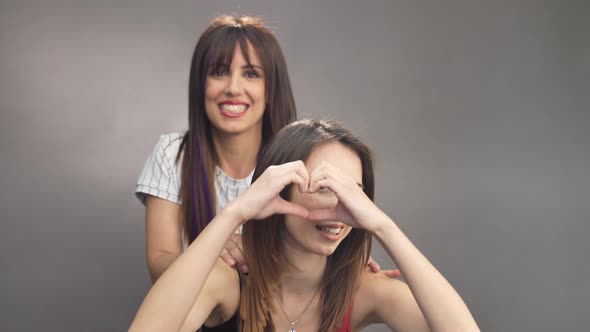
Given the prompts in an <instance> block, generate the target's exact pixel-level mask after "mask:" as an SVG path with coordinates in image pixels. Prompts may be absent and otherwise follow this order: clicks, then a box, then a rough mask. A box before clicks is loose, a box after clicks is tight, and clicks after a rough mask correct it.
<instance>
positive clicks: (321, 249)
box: [285, 142, 362, 256]
mask: <svg viewBox="0 0 590 332" xmlns="http://www.w3.org/2000/svg"><path fill="white" fill-rule="evenodd" d="M322 161H326V162H328V163H330V164H332V165H334V166H336V167H338V168H339V169H340V170H341V171H342V172H343V173H344V174H346V175H348V176H350V177H351V178H352V179H353V180H354V181H355V182H357V183H362V165H361V160H360V158H359V156H358V155H357V153H356V152H355V151H353V150H352V149H350V148H348V147H347V146H345V145H343V144H341V143H338V142H329V143H324V144H322V145H320V146H318V147H316V148H315V149H314V150H313V152H312V153H311V154H310V156H309V158H308V159H307V161H305V166H306V168H307V170H308V172H309V174H311V173H312V172H313V171H314V169H315V168H317V167H318V166H319V165H320V164H321V162H322ZM290 201H291V202H293V203H296V204H300V205H301V206H303V207H305V208H307V209H308V210H314V209H325V208H332V207H335V206H336V204H337V203H338V197H336V195H335V194H334V192H332V191H331V190H328V189H326V190H320V191H319V192H317V193H313V194H309V193H301V192H300V191H299V189H298V187H297V186H292V187H291V189H290ZM285 228H286V232H285V233H286V237H285V243H286V244H288V245H289V246H290V247H292V248H293V249H296V250H300V251H305V252H312V253H315V254H317V255H322V256H328V255H331V254H332V253H334V251H335V250H336V248H337V247H338V245H339V244H340V242H342V241H343V240H344V238H345V237H346V236H347V235H348V234H349V233H350V231H351V227H350V226H347V225H345V224H343V223H342V222H340V221H337V220H334V221H309V220H306V219H303V218H300V217H296V216H291V215H286V216H285Z"/></svg>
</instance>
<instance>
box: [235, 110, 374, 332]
mask: <svg viewBox="0 0 590 332" xmlns="http://www.w3.org/2000/svg"><path fill="white" fill-rule="evenodd" d="M328 142H339V143H341V144H343V145H345V146H347V147H349V148H351V149H352V150H353V151H355V152H356V153H357V155H358V156H359V158H360V160H361V165H362V172H363V174H362V181H363V186H364V191H365V193H366V194H367V196H368V197H369V198H370V199H371V200H373V195H374V188H375V182H374V175H373V161H372V160H373V159H372V154H371V151H370V150H369V148H368V147H367V146H366V145H365V144H364V143H363V142H361V141H360V140H359V139H358V138H357V136H355V135H354V134H353V133H352V132H351V131H349V130H348V129H346V128H344V127H343V126H342V125H340V124H338V123H336V122H332V121H318V120H301V121H297V122H294V123H292V124H290V125H288V126H286V127H285V128H283V129H282V130H281V131H279V133H277V135H276V136H275V138H274V139H273V140H272V141H271V143H270V144H269V145H268V146H267V147H266V149H265V151H264V152H263V154H262V155H261V158H260V160H259V161H258V165H257V166H256V170H255V171H254V177H253V179H252V181H254V180H255V179H256V178H258V177H259V176H260V175H261V174H262V172H263V171H264V170H265V169H266V168H267V167H268V166H270V165H279V164H284V163H287V162H291V161H294V160H306V159H307V158H308V157H309V155H310V154H311V153H312V151H313V149H314V148H316V147H317V146H319V145H321V144H325V143H328ZM288 192H289V188H286V189H285V190H283V191H282V192H281V196H282V197H283V198H284V199H289V197H288ZM267 219H268V220H263V221H254V222H248V223H246V224H245V225H244V227H243V230H242V242H243V249H244V254H245V256H246V259H247V262H248V267H249V270H250V271H249V274H248V276H247V277H245V278H244V279H245V283H244V289H243V291H242V294H241V300H240V301H241V302H240V315H241V317H242V320H243V321H242V327H243V331H246V332H262V331H272V330H273V326H272V319H271V312H273V311H274V310H275V306H274V303H275V302H274V292H275V291H276V290H277V287H278V284H279V282H280V279H281V276H282V273H283V270H284V267H285V264H287V263H285V262H286V261H287V258H286V255H285V252H283V250H284V247H283V246H282V244H283V243H284V240H283V238H282V237H283V236H284V230H285V218H284V215H273V216H271V217H269V218H267ZM370 251H371V236H370V235H369V233H368V232H367V231H365V230H362V229H356V228H354V229H352V230H351V232H350V233H349V234H348V236H347V237H346V238H345V239H344V240H343V241H342V242H341V243H340V245H339V246H338V248H337V249H336V251H335V252H334V253H333V254H332V255H330V256H328V260H327V266H326V270H325V273H324V276H323V280H322V283H321V284H322V285H323V288H322V290H321V300H320V301H321V302H320V303H321V315H320V317H322V321H321V322H320V329H319V330H320V331H334V330H336V329H337V328H338V325H339V324H340V323H342V321H343V319H344V316H345V314H346V310H347V309H348V306H349V305H350V304H351V303H352V298H353V295H354V293H355V291H356V289H357V284H358V279H359V276H360V274H361V272H362V270H363V268H364V267H365V265H366V263H367V260H368V258H369V254H370Z"/></svg>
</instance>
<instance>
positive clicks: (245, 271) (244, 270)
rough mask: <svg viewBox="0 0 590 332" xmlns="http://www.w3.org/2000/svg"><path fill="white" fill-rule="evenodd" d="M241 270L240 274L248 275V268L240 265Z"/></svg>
mask: <svg viewBox="0 0 590 332" xmlns="http://www.w3.org/2000/svg"><path fill="white" fill-rule="evenodd" d="M241 270H242V272H244V273H248V267H247V266H246V265H242V268H241Z"/></svg>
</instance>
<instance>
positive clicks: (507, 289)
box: [0, 0, 590, 331]
mask: <svg viewBox="0 0 590 332" xmlns="http://www.w3.org/2000/svg"><path fill="white" fill-rule="evenodd" d="M231 12H238V13H249V14H257V15H260V16H262V17H263V18H265V22H266V23H267V24H268V25H270V26H272V27H273V29H274V31H276V34H277V36H278V39H279V40H280V42H281V45H282V47H283V50H284V52H285V55H286V57H287V61H288V65H289V71H290V74H291V79H292V83H293V86H294V91H295V97H296V101H297V106H298V110H299V115H300V118H303V117H326V116H328V117H332V118H336V119H338V120H341V121H343V122H344V123H345V124H347V125H348V126H350V127H352V128H354V129H355V130H356V131H357V132H359V133H360V134H361V135H362V136H363V137H364V138H365V139H366V140H367V141H368V142H369V143H370V145H371V146H372V147H373V148H374V150H375V152H376V156H377V167H378V168H377V179H378V186H377V201H378V203H379V205H380V206H382V207H383V209H384V210H385V211H386V212H388V213H389V214H390V215H391V216H392V217H393V218H394V219H395V220H396V221H397V222H398V223H399V224H400V226H401V227H402V229H403V230H405V232H406V233H407V234H408V235H409V236H410V238H411V239H413V241H414V242H415V244H416V245H417V246H418V247H419V248H420V249H421V250H422V251H423V253H424V254H425V255H426V256H427V257H429V258H430V259H431V261H432V262H433V263H434V264H435V265H436V266H437V267H438V268H439V269H440V270H441V271H442V272H443V274H445V276H447V278H448V279H449V280H450V281H451V283H452V284H453V285H454V286H455V288H456V289H457V290H458V291H459V293H460V294H461V295H462V296H463V298H464V300H465V302H466V303H467V304H468V306H469V307H470V309H471V310H472V312H473V314H474V316H475V318H476V320H477V321H478V323H479V325H480V327H481V328H482V329H483V330H485V331H585V330H587V328H588V325H589V324H590V309H589V308H590V307H589V305H588V302H589V301H590V286H588V282H587V281H588V280H587V279H588V275H589V274H590V268H589V267H588V258H587V254H588V252H590V244H589V242H590V241H587V239H586V238H587V237H588V235H589V234H590V225H589V223H588V222H589V219H590V207H589V205H590V204H588V203H589V202H590V171H589V168H590V148H589V144H590V134H589V130H590V113H589V109H590V101H589V97H588V94H589V93H588V92H589V91H588V84H589V83H590V80H589V76H590V47H589V42H588V40H589V36H588V32H589V31H590V25H589V23H588V17H589V15H590V11H589V10H588V5H586V2H585V1H467V0H464V1H459V0H453V1H354V2H353V1H337V0H329V1H251V2H250V1H243V2H242V1H167V2H164V1H161V2H157V1H141V0H126V1H1V2H0V36H1V44H0V76H1V80H0V82H1V83H0V110H1V117H0V155H1V156H2V157H1V161H0V174H1V175H0V185H1V186H2V191H1V193H0V197H1V200H0V220H1V222H2V228H1V232H0V252H1V254H0V255H1V256H0V258H1V262H0V270H1V273H0V294H1V295H0V307H1V308H0V316H1V317H2V319H0V330H2V331H34V330H44V331H123V330H125V329H126V328H127V327H128V326H129V324H130V322H131V320H132V318H133V315H134V314H135V312H136V310H137V308H138V307H139V305H140V303H141V301H142V299H143V296H144V295H145V294H146V292H147V290H148V287H149V280H148V274H147V271H146V267H145V260H144V223H143V214H144V211H143V208H142V206H141V205H140V203H139V202H138V201H137V200H136V199H135V197H134V196H133V191H134V185H135V181H136V180H137V176H138V175H139V172H140V170H141V168H142V166H143V163H144V161H145V158H146V157H147V155H148V154H149V153H150V151H151V149H152V148H153V146H154V144H155V143H156V141H157V139H158V137H159V135H160V134H162V133H168V132H171V131H176V130H182V129H185V128H186V121H187V120H186V119H187V115H186V113H187V80H188V67H189V61H190V56H191V53H192V50H193V47H194V44H195V42H196V40H197V38H198V36H199V35H200V33H201V32H202V31H203V29H204V28H205V27H206V26H207V24H208V22H209V21H210V20H211V19H212V17H214V16H215V15H216V14H218V13H231ZM374 256H375V258H376V259H377V260H378V261H379V262H380V263H382V265H384V266H387V267H391V266H393V265H392V263H391V262H390V260H389V259H387V258H386V256H385V255H384V254H383V251H382V250H381V249H380V248H376V249H375V251H374ZM368 330H369V331H385V330H386V329H385V328H384V327H383V326H375V327H371V328H370V329H368Z"/></svg>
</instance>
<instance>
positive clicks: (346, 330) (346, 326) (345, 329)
mask: <svg viewBox="0 0 590 332" xmlns="http://www.w3.org/2000/svg"><path fill="white" fill-rule="evenodd" d="M351 316H352V303H351V304H350V306H349V307H348V310H346V315H344V321H342V326H340V328H339V329H338V330H336V332H350V317H351Z"/></svg>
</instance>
